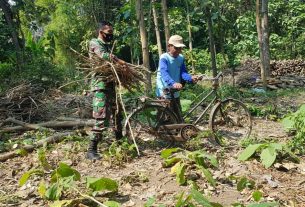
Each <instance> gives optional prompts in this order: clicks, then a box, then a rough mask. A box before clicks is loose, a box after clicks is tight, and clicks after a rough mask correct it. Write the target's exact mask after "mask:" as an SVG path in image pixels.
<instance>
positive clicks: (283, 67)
mask: <svg viewBox="0 0 305 207" xmlns="http://www.w3.org/2000/svg"><path fill="white" fill-rule="evenodd" d="M236 70H237V71H251V72H254V73H256V74H260V61H259V60H254V59H247V60H246V61H245V62H243V63H242V64H241V66H239V67H237V68H236ZM270 71H271V75H272V77H277V76H287V75H288V76H291V75H293V76H303V77H305V61H304V60H272V61H270Z"/></svg>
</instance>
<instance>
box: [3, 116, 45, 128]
mask: <svg viewBox="0 0 305 207" xmlns="http://www.w3.org/2000/svg"><path fill="white" fill-rule="evenodd" d="M5 122H12V123H15V124H18V125H20V126H23V127H25V128H29V129H46V128H45V127H42V126H39V125H37V124H28V123H25V122H23V121H19V120H17V119H14V118H13V117H9V118H7V119H6V120H5Z"/></svg>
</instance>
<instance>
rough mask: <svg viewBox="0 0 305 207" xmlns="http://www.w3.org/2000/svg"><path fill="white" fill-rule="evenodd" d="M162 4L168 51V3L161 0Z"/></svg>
mask: <svg viewBox="0 0 305 207" xmlns="http://www.w3.org/2000/svg"><path fill="white" fill-rule="evenodd" d="M161 3H162V13H163V21H164V32H165V42H166V49H167V42H168V40H169V38H170V29H169V21H168V10H167V1H166V0H161Z"/></svg>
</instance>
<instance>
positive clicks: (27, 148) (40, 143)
mask: <svg viewBox="0 0 305 207" xmlns="http://www.w3.org/2000/svg"><path fill="white" fill-rule="evenodd" d="M72 134H73V132H63V133H58V134H54V135H52V136H50V137H47V138H45V139H42V140H39V141H38V142H37V143H36V144H35V145H25V146H23V147H22V148H21V149H22V150H25V151H26V152H32V151H33V150H34V149H36V148H38V147H42V146H44V145H48V144H50V143H57V142H60V141H62V140H63V139H64V138H65V137H66V136H69V135H72ZM19 154H20V149H18V150H14V151H12V152H6V153H3V154H0V162H4V161H6V160H8V159H11V158H14V157H17V156H18V155H19Z"/></svg>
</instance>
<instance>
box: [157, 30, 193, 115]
mask: <svg viewBox="0 0 305 207" xmlns="http://www.w3.org/2000/svg"><path fill="white" fill-rule="evenodd" d="M183 47H185V45H184V44H183V39H182V37H181V36H179V35H173V36H171V37H170V38H169V40H168V52H167V53H164V54H162V55H161V56H160V60H159V68H158V72H157V90H156V94H157V96H158V97H160V98H166V99H170V98H171V97H170V95H169V94H166V93H164V89H166V88H174V89H178V90H179V89H182V87H183V86H182V81H184V82H186V83H195V82H197V78H196V76H192V75H190V74H189V73H188V72H187V70H186V66H185V60H184V56H183V55H182V54H181V52H182V48H183ZM179 97H180V93H179V91H177V92H175V94H174V99H175V100H172V101H171V108H172V110H173V111H174V112H175V113H176V114H180V115H181V104H180V98H179ZM174 102H176V103H177V104H174ZM181 121H182V120H181Z"/></svg>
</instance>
